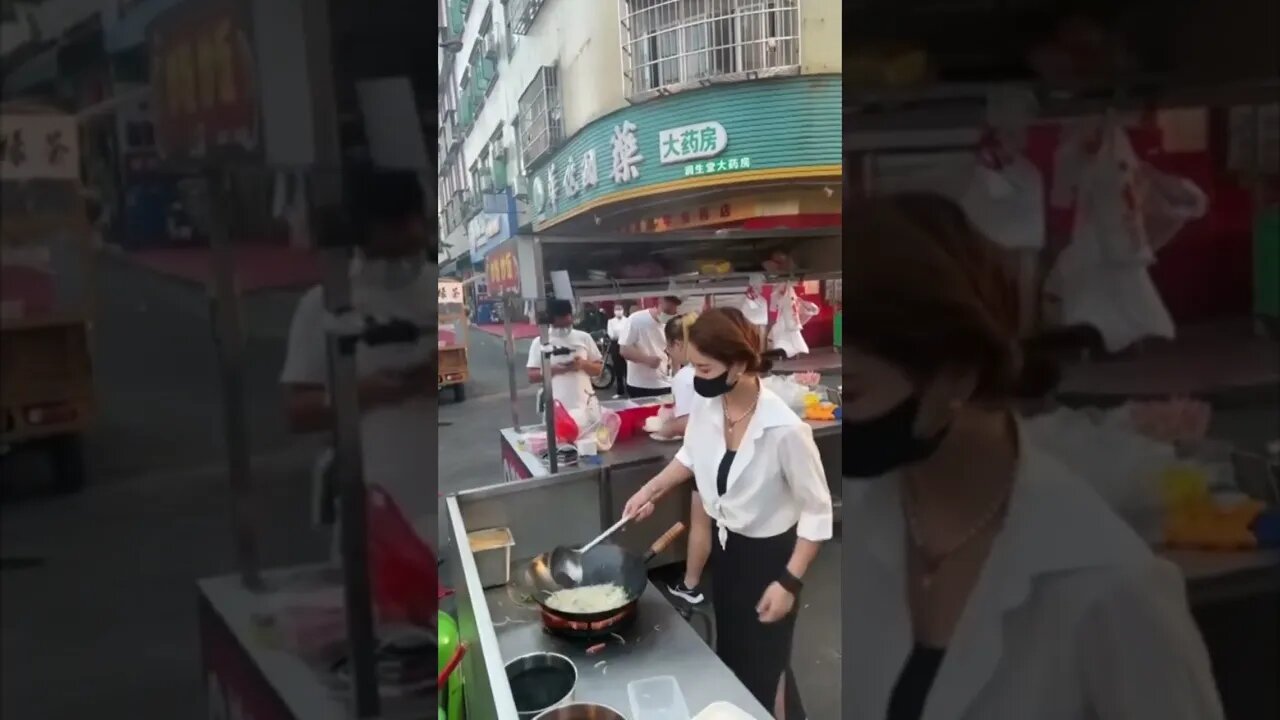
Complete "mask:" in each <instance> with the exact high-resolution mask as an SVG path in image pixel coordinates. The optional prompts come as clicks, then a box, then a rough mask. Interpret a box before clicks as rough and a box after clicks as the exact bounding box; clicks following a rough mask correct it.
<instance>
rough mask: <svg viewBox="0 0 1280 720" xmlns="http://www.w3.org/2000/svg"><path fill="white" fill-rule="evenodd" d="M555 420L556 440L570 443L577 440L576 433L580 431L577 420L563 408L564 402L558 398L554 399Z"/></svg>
mask: <svg viewBox="0 0 1280 720" xmlns="http://www.w3.org/2000/svg"><path fill="white" fill-rule="evenodd" d="M555 421H556V439H557V440H559V441H560V442H562V443H570V444H572V443H576V442H578V433H579V432H580V429H579V428H578V421H577V420H574V419H573V416H572V415H570V414H569V411H568V410H566V409H565V407H564V403H562V402H560V401H559V400H557V401H556V409H555Z"/></svg>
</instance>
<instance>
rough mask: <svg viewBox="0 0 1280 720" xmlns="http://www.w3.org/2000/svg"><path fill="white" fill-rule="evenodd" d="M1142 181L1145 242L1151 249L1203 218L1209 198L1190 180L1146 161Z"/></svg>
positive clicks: (1157, 248)
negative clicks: (1164, 171) (1143, 189)
mask: <svg viewBox="0 0 1280 720" xmlns="http://www.w3.org/2000/svg"><path fill="white" fill-rule="evenodd" d="M1142 180H1143V184H1144V186H1145V193H1144V202H1143V206H1142V216H1143V223H1144V224H1145V225H1146V229H1147V242H1148V244H1149V245H1150V246H1151V249H1152V251H1154V252H1159V251H1160V249H1161V248H1163V247H1164V246H1165V245H1168V244H1169V242H1170V241H1171V240H1173V238H1174V237H1176V236H1177V234H1178V233H1179V232H1181V231H1182V229H1183V228H1184V227H1186V226H1187V223H1190V222H1192V221H1193V220H1199V219H1200V218H1202V217H1204V215H1205V213H1207V212H1208V211H1209V198H1208V196H1207V195H1205V194H1204V192H1203V191H1202V190H1200V188H1199V187H1196V184H1195V183H1193V182H1191V181H1190V180H1187V179H1186V178H1180V177H1176V176H1174V175H1169V174H1168V173H1163V172H1160V171H1159V170H1156V169H1155V168H1153V167H1151V166H1150V165H1148V164H1144V165H1143V166H1142Z"/></svg>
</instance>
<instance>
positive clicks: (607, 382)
mask: <svg viewBox="0 0 1280 720" xmlns="http://www.w3.org/2000/svg"><path fill="white" fill-rule="evenodd" d="M591 387H593V388H595V389H597V390H605V389H607V388H611V387H613V366H612V365H610V364H609V363H605V364H604V369H603V370H601V371H600V374H599V375H597V376H595V377H593V378H591Z"/></svg>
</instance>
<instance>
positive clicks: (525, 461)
mask: <svg viewBox="0 0 1280 720" xmlns="http://www.w3.org/2000/svg"><path fill="white" fill-rule="evenodd" d="M809 426H810V427H812V428H813V437H814V440H815V441H817V442H818V446H819V449H820V450H823V465H824V466H825V467H826V470H827V475H828V484H831V485H832V490H833V491H834V490H836V489H838V487H839V485H840V467H839V465H838V464H835V465H833V464H832V461H833V460H836V461H838V459H839V457H840V455H839V447H838V446H839V442H840V441H839V438H840V424H839V423H836V422H810V423H809ZM539 427H540V426H539ZM498 433H499V435H501V436H502V442H503V443H504V444H505V445H507V446H508V447H509V448H511V451H512V453H513V454H514V455H515V456H516V457H518V458H519V460H520V463H521V465H522V466H523V469H524V471H525V472H524V473H521V475H527V476H529V477H535V478H540V477H547V476H548V475H550V471H548V470H547V466H546V464H544V463H543V462H542V460H541V458H539V457H538V456H536V455H534V454H533V453H530V452H527V451H526V450H525V449H524V445H523V443H522V442H521V439H520V433H517V432H516V431H515V429H514V428H503V429H501V430H499V431H498ZM828 441H832V442H831V443H830V444H831V445H833V446H834V447H835V451H834V452H833V453H832V457H831V458H828V453H827V452H826V448H825V447H824V445H826V444H828ZM679 449H680V443H679V442H677V441H670V442H659V441H657V440H654V439H653V438H650V437H648V436H646V435H638V436H636V437H632V438H629V439H627V440H624V441H622V442H620V443H618V444H617V445H614V446H613V448H612V449H610V450H609V451H608V452H604V453H600V454H599V455H597V456H596V457H595V458H591V459H585V460H584V461H583V462H581V463H580V464H579V465H577V466H574V467H571V468H564V470H575V469H582V468H610V467H614V466H617V465H626V464H628V463H633V462H637V461H640V460H651V459H653V458H663V459H665V460H670V459H671V458H673V457H675V455H676V452H677V451H678V450H679Z"/></svg>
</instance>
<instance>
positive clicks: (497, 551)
mask: <svg viewBox="0 0 1280 720" xmlns="http://www.w3.org/2000/svg"><path fill="white" fill-rule="evenodd" d="M467 543H468V544H469V545H470V546H471V554H472V555H473V556H474V557H475V561H476V572H477V573H478V574H479V575H480V586H481V587H483V588H492V587H501V586H503V585H506V584H507V583H509V582H511V548H512V547H513V546H515V544H516V541H515V538H513V537H512V536H511V530H509V529H507V528H490V529H488V530H476V531H475V532H469V533H467Z"/></svg>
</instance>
